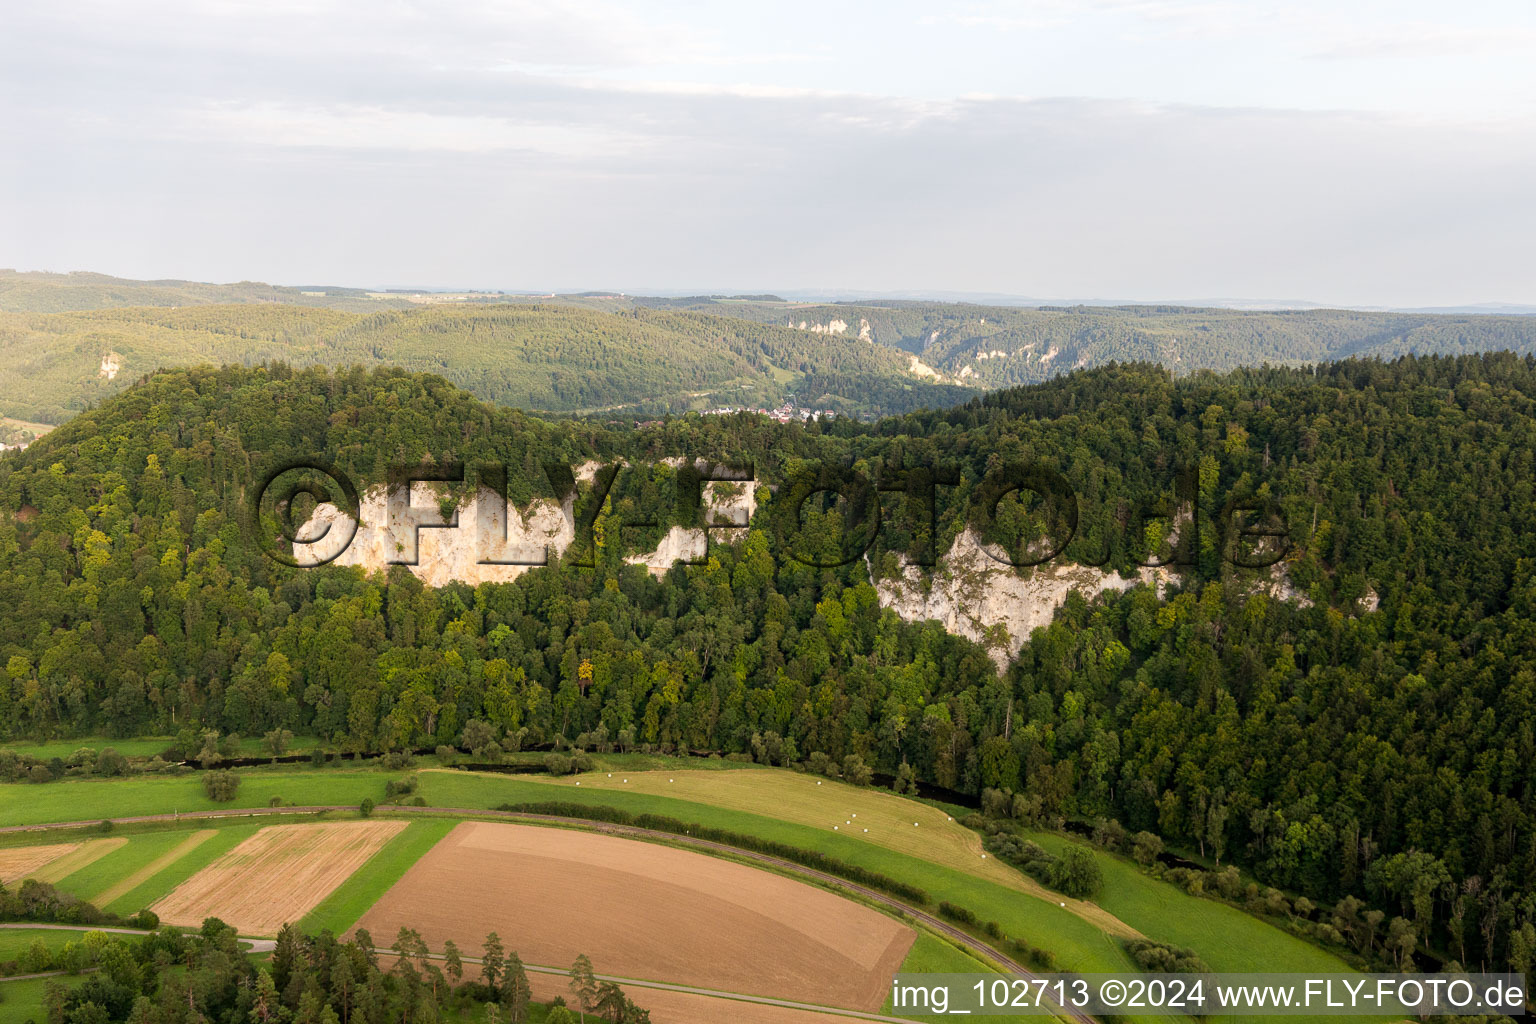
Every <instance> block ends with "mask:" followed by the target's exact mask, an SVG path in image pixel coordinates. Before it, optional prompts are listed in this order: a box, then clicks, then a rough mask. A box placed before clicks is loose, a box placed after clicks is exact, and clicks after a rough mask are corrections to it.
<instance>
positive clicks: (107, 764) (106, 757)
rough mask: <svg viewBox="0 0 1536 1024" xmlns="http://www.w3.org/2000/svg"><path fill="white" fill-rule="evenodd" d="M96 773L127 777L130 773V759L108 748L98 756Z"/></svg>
mask: <svg viewBox="0 0 1536 1024" xmlns="http://www.w3.org/2000/svg"><path fill="white" fill-rule="evenodd" d="M96 771H97V772H98V773H100V774H102V775H125V774H127V772H128V759H127V758H126V757H124V756H123V755H122V754H119V753H118V752H117V751H116V750H115V749H113V748H112V747H108V748H106V749H105V750H103V751H102V752H101V753H100V754H99V755H98V756H97V758H96Z"/></svg>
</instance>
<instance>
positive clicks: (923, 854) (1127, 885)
mask: <svg viewBox="0 0 1536 1024" xmlns="http://www.w3.org/2000/svg"><path fill="white" fill-rule="evenodd" d="M71 749H73V748H71ZM658 763H662V764H664V763H665V762H658V760H657V759H654V758H641V757H639V756H638V755H637V756H635V757H633V758H631V759H625V760H623V761H621V760H620V759H617V758H614V759H611V760H606V764H607V765H614V766H616V770H615V773H614V777H613V778H612V779H610V778H608V774H607V771H606V766H605V770H604V771H602V772H600V773H596V774H590V773H589V774H587V775H582V776H576V777H569V778H563V779H555V778H550V777H547V776H504V775H495V774H489V773H487V774H474V773H467V772H458V771H435V770H431V769H430V768H428V769H426V770H422V771H421V773H420V779H421V787H420V790H419V793H420V794H421V795H422V796H424V797H425V798H426V800H427V801H428V803H429V804H430V805H432V806H434V807H463V808H470V809H492V808H495V807H496V806H498V805H500V804H503V803H521V802H533V801H546V800H561V801H569V802H572V803H582V804H589V805H595V804H606V805H611V806H616V807H622V808H624V809H626V810H629V811H631V812H634V813H642V812H651V813H656V814H664V815H668V816H670V817H674V818H680V819H684V820H690V821H697V822H699V823H701V824H706V825H712V826H716V827H719V828H725V829H731V830H734V831H740V832H748V833H752V834H755V835H759V836H762V837H764V838H768V839H774V840H778V841H781V842H786V843H790V844H793V845H796V846H800V847H803V848H807V849H814V850H819V851H821V852H824V853H826V854H828V855H830V856H834V857H837V858H839V859H842V860H845V861H848V862H850V863H854V864H858V865H860V866H863V867H866V868H869V869H871V870H874V871H880V872H882V873H884V874H887V875H890V876H891V877H894V878H898V879H900V880H902V881H906V882H909V883H911V884H914V885H919V886H921V887H923V888H924V889H926V890H928V892H929V893H930V894H931V895H932V896H933V898H934V899H935V900H940V899H947V900H950V901H951V902H954V903H958V904H961V905H963V906H966V907H970V908H972V909H973V910H975V911H976V912H977V913H978V914H979V915H981V916H982V918H983V919H987V918H992V919H995V920H997V921H998V922H999V923H1000V924H1002V925H1003V927H1004V928H1005V929H1006V930H1007V931H1008V933H1009V934H1011V935H1015V936H1018V937H1020V938H1023V939H1025V940H1026V941H1029V942H1031V943H1033V944H1036V945H1039V946H1042V947H1044V948H1047V949H1050V950H1051V951H1052V952H1053V953H1055V954H1056V956H1057V958H1058V961H1059V963H1060V966H1061V967H1062V968H1063V969H1074V970H1081V971H1119V970H1126V969H1128V968H1129V963H1128V961H1127V959H1126V957H1125V955H1124V953H1123V952H1122V951H1121V949H1120V947H1119V944H1118V942H1117V941H1116V940H1115V939H1114V938H1112V937H1111V935H1110V934H1107V932H1110V931H1117V930H1119V929H1117V928H1115V925H1116V924H1118V925H1120V926H1121V927H1122V928H1124V929H1125V931H1127V932H1140V933H1143V934H1146V935H1148V936H1150V937H1152V938H1155V939H1158V940H1161V941H1166V942H1172V943H1175V944H1178V945H1184V946H1189V947H1190V948H1192V949H1195V950H1196V951H1197V952H1198V953H1199V954H1200V955H1201V956H1202V958H1204V959H1205V960H1206V961H1207V962H1208V963H1210V964H1211V965H1212V967H1214V968H1216V969H1218V970H1268V971H1272V970H1296V971H1328V972H1342V971H1347V970H1349V968H1348V967H1347V966H1346V965H1345V964H1344V963H1343V962H1342V961H1341V960H1339V959H1337V958H1336V957H1334V956H1332V955H1331V954H1329V953H1327V952H1325V951H1323V950H1321V949H1319V948H1317V947H1315V946H1312V945H1311V944H1309V943H1306V942H1304V941H1302V940H1301V939H1298V938H1296V937H1294V936H1291V935H1289V934H1287V933H1285V932H1284V931H1282V930H1280V929H1278V928H1275V927H1273V926H1271V925H1269V924H1267V923H1265V922H1263V921H1260V920H1258V919H1256V918H1253V917H1251V916H1249V915H1247V914H1244V913H1242V912H1241V911H1238V910H1236V909H1234V908H1231V907H1227V906H1225V905H1222V904H1219V903H1216V902H1215V901H1211V900H1204V899H1199V898H1196V897H1192V896H1189V895H1188V894H1186V893H1184V892H1183V891H1182V890H1180V889H1178V888H1177V887H1174V886H1172V885H1168V884H1165V883H1162V882H1158V881H1157V880H1155V879H1152V878H1150V877H1148V876H1146V875H1144V874H1142V873H1141V872H1140V871H1139V870H1137V868H1136V867H1135V866H1134V865H1132V864H1131V863H1130V862H1128V861H1125V860H1123V859H1120V858H1116V857H1114V856H1111V855H1109V854H1106V853H1104V852H1102V851H1097V850H1096V851H1095V855H1096V856H1097V857H1098V859H1099V861H1100V864H1101V867H1102V868H1103V871H1104V876H1105V887H1104V891H1103V893H1102V895H1101V896H1100V897H1099V898H1098V899H1097V900H1096V901H1095V903H1094V904H1088V905H1086V906H1085V905H1077V906H1076V907H1073V908H1072V909H1077V910H1078V911H1079V914H1073V913H1070V912H1069V909H1068V908H1063V907H1061V906H1060V904H1061V903H1063V902H1066V903H1069V905H1070V904H1071V901H1067V900H1065V899H1061V898H1057V897H1056V894H1054V893H1050V892H1048V891H1044V892H1042V891H1040V890H1039V889H1038V887H1037V886H1035V885H1034V883H1033V881H1032V880H1029V879H1027V878H1026V877H1025V876H1023V875H1022V873H1021V872H1017V871H1015V870H1014V869H1012V868H1011V867H1009V866H1007V865H1005V864H1001V863H999V862H998V861H996V860H995V859H994V858H987V859H986V860H983V859H982V858H981V855H980V854H981V850H980V844H979V840H978V837H976V835H975V834H974V833H972V832H970V831H969V830H967V829H964V828H963V827H961V826H960V825H959V824H958V823H957V822H952V821H949V820H948V818H949V815H947V814H946V813H945V812H944V810H943V809H940V808H935V807H933V806H930V805H925V804H922V803H919V802H916V801H910V800H906V799H904V798H899V797H896V796H894V795H893V794H890V793H886V792H883V791H879V790H872V789H862V788H855V787H850V786H846V785H844V784H842V783H838V782H834V781H831V780H820V781H821V783H822V784H821V785H820V786H818V785H817V781H818V780H817V779H816V778H815V777H814V776H807V775H800V774H796V773H791V772H786V771H776V770H765V769H761V768H757V767H754V766H738V765H734V764H733V763H731V762H723V763H722V762H714V761H712V762H702V761H693V762H690V763H688V764H687V767H686V768H683V767H678V768H672V769H670V770H657V766H658ZM429 764H430V762H429ZM704 765H707V766H708V767H703V766H704ZM626 768H629V769H631V770H629V771H628V772H626V771H625V769H626ZM398 774H399V773H389V772H384V771H381V770H378V769H375V768H367V767H357V768H354V767H351V766H346V767H336V768H327V769H318V770H317V769H311V768H309V767H308V766H303V767H295V766H282V767H262V768H254V769H242V770H241V771H240V776H241V778H242V780H243V781H242V785H241V788H240V792H239V795H238V798H237V799H236V800H235V801H234V803H233V804H232V805H215V804H213V803H212V802H210V801H208V800H207V799H206V797H204V796H203V794H202V790H201V784H200V781H199V778H198V777H197V776H196V775H184V776H176V777H141V778H130V779H117V780H66V781H63V782H58V783H51V784H47V785H44V786H32V785H25V784H18V785H3V786H0V824H33V823H40V822H46V821H60V820H91V819H97V818H100V817H107V816H124V815H137V814H156V813H165V812H169V811H170V810H172V809H181V810H209V809H216V808H223V809H228V808H230V807H231V806H234V807H264V806H266V805H267V804H268V802H269V801H270V800H271V798H272V797H273V796H280V797H283V798H285V799H286V800H288V801H290V802H293V803H298V804H304V805H313V804H338V805H346V806H355V805H356V804H357V803H358V802H359V801H361V800H362V799H363V798H364V797H372V798H373V799H375V800H378V799H380V798H381V796H382V794H383V788H384V784H385V782H386V781H387V780H388V779H390V778H392V777H395V776H396V775H398ZM626 780H627V781H626ZM669 780H670V781H669ZM578 781H579V782H580V783H581V785H580V786H577V785H576V783H577V782H578ZM385 810H387V808H385V807H381V808H380V811H381V812H383V811H385ZM855 813H857V814H858V815H859V817H858V818H857V819H855V818H853V815H854V814H855ZM766 814H772V815H773V817H767V816H765V815H766ZM913 821H917V822H918V825H917V826H915V827H914V826H913V825H912V822H913ZM854 822H857V824H854ZM866 823H867V824H866ZM447 825H448V823H446V822H415V823H413V827H412V828H411V829H410V830H408V831H407V832H406V833H404V834H402V835H400V836H397V837H396V838H395V839H394V840H392V841H391V842H390V844H389V845H388V846H386V847H385V849H383V850H381V851H380V852H379V853H378V854H377V855H375V857H374V858H373V859H372V860H371V861H370V862H369V863H367V864H365V865H364V867H363V869H361V870H360V871H359V872H358V873H357V874H356V875H355V876H354V877H353V878H352V879H350V880H349V881H348V882H346V883H344V884H343V885H342V886H341V887H340V888H338V889H337V890H336V891H335V892H334V893H332V894H331V896H330V897H328V898H327V899H326V900H325V901H324V902H323V903H322V904H321V905H320V906H318V907H317V908H316V909H315V910H314V911H313V912H312V913H311V915H310V916H309V917H308V918H306V920H305V922H304V923H305V926H306V927H310V926H314V927H328V928H331V929H332V930H334V931H336V932H337V933H338V934H339V933H341V932H342V931H343V930H344V929H346V928H347V927H349V926H350V925H351V924H352V923H353V922H355V921H356V920H357V918H358V917H359V916H360V915H361V911H362V910H363V909H365V908H366V906H367V905H368V903H369V902H371V901H372V900H373V899H376V898H377V894H379V893H382V892H383V891H384V890H385V889H387V888H388V886H389V884H390V883H391V882H392V880H393V878H395V877H398V876H399V874H401V873H403V871H404V870H405V869H406V867H408V866H409V864H410V863H411V862H413V861H414V860H415V858H416V857H418V856H420V854H421V853H422V852H424V851H425V850H426V849H427V848H430V846H431V844H432V841H433V840H432V838H431V837H432V835H433V834H436V835H440V834H441V832H440V831H438V830H439V829H442V830H446V827H447ZM834 826H835V827H834ZM198 827H217V828H218V830H219V834H218V836H217V837H216V838H215V839H213V840H210V841H209V842H208V843H205V844H204V845H203V846H202V847H199V848H198V849H196V850H194V851H192V853H191V854H189V855H188V857H186V858H183V859H182V860H180V861H177V862H176V863H175V864H173V865H171V866H170V867H168V868H167V869H166V870H165V871H164V872H161V873H160V874H159V875H157V876H156V877H155V878H152V879H150V880H149V881H147V882H145V883H143V884H141V885H140V886H138V887H136V889H135V890H134V891H131V892H129V893H128V894H127V895H125V896H123V897H121V898H119V899H118V900H117V901H115V902H114V903H113V904H112V906H111V908H110V909H113V910H115V911H119V912H125V913H126V912H132V911H133V910H136V909H138V908H139V907H141V906H144V905H147V904H148V903H150V902H153V900H154V899H158V898H160V897H161V896H163V895H164V894H165V892H168V891H169V890H170V889H171V888H174V885H175V884H176V881H178V880H179V879H182V878H185V877H187V876H188V875H190V874H191V873H192V872H193V871H195V870H196V867H195V866H194V865H195V864H197V863H199V862H200V863H203V864H205V863H207V862H208V861H210V860H211V859H212V858H213V856H215V855H216V854H217V852H222V850H226V849H228V848H230V847H231V846H232V845H234V843H233V842H226V837H227V836H229V835H230V834H231V832H232V831H233V829H231V828H226V827H224V826H223V825H222V823H212V822H210V823H207V824H206V825H203V824H202V823H199V825H198ZM236 827H237V828H240V829H243V830H245V834H247V835H248V834H249V832H250V831H251V830H253V829H254V828H255V827H256V826H251V825H241V826H236ZM865 828H869V829H870V832H869V833H865V832H864V831H863V829H865ZM855 829H857V831H855ZM184 835H185V833H183V836H184ZM146 838H147V837H146ZM1032 838H1034V839H1035V840H1036V841H1038V842H1041V843H1042V845H1045V846H1046V847H1047V848H1051V849H1060V848H1061V847H1062V846H1063V844H1066V843H1069V842H1072V841H1073V840H1071V839H1068V838H1067V837H1063V836H1059V835H1055V834H1037V835H1033V836H1032ZM18 840H20V837H15V838H11V837H7V839H6V840H5V845H12V844H13V843H14V842H16V841H18ZM23 841H27V840H23ZM55 841H56V840H55ZM163 842H169V840H163ZM130 849H132V844H130V846H129V847H128V848H125V849H123V850H119V851H117V852H116V853H115V854H112V855H110V856H108V857H105V858H103V859H102V860H101V861H100V862H98V863H97V864H96V865H93V866H92V867H91V868H90V869H89V870H90V871H91V872H92V874H91V875H82V878H79V879H74V880H70V879H66V881H65V886H66V888H70V889H72V890H76V891H78V890H79V888H80V886H81V885H82V884H83V880H84V879H85V878H92V876H93V875H99V876H101V877H105V875H106V874H107V873H108V865H109V864H110V863H111V862H112V861H114V860H116V859H118V858H123V859H122V860H120V861H119V863H120V864H122V865H127V864H128V863H129V861H128V859H127V857H128V852H129V850H130ZM139 857H140V854H139V853H135V854H134V858H135V859H138V858H139ZM93 881H94V879H93ZM1031 890H1033V892H1032V891H1031ZM1095 904H1096V905H1095ZM1090 908H1091V909H1090ZM1083 911H1088V914H1089V916H1088V919H1084V916H1081V915H1082V912H1083ZM1093 911H1097V912H1099V913H1101V914H1102V915H1103V916H1102V917H1101V918H1099V919H1094V918H1092V916H1091V914H1092V912H1093ZM1104 922H1110V924H1108V925H1106V924H1105V923H1104Z"/></svg>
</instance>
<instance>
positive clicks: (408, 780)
mask: <svg viewBox="0 0 1536 1024" xmlns="http://www.w3.org/2000/svg"><path fill="white" fill-rule="evenodd" d="M418 785H419V782H418V780H417V778H416V776H414V775H407V776H406V777H405V778H403V779H390V780H389V781H388V782H386V783H384V799H385V800H395V799H397V798H399V797H402V796H410V795H411V794H412V793H414V792H416V787H417V786H418Z"/></svg>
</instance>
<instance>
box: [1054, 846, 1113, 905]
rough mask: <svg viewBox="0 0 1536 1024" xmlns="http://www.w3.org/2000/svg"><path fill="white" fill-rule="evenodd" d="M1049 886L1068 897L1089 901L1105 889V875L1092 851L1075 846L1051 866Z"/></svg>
mask: <svg viewBox="0 0 1536 1024" xmlns="http://www.w3.org/2000/svg"><path fill="white" fill-rule="evenodd" d="M1048 884H1049V885H1050V886H1051V888H1053V889H1057V890H1060V891H1061V892H1064V893H1066V894H1067V895H1068V896H1075V897H1077V898H1078V899H1087V898H1088V897H1090V896H1093V895H1094V894H1096V893H1097V892H1098V891H1099V890H1100V889H1101V888H1103V886H1104V873H1103V872H1102V871H1101V870H1100V869H1099V862H1098V860H1097V858H1095V857H1094V855H1093V853H1092V852H1091V851H1089V850H1085V849H1083V848H1082V847H1081V846H1073V847H1071V848H1070V849H1068V850H1067V852H1066V853H1065V854H1063V855H1062V857H1061V859H1060V860H1058V861H1057V862H1056V863H1055V864H1053V865H1052V866H1051V880H1050V882H1049V883H1048Z"/></svg>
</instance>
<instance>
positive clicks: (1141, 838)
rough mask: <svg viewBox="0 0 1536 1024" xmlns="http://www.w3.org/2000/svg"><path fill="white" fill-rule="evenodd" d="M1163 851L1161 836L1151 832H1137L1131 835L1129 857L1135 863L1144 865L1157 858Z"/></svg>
mask: <svg viewBox="0 0 1536 1024" xmlns="http://www.w3.org/2000/svg"><path fill="white" fill-rule="evenodd" d="M1162 852H1163V840H1162V837H1161V836H1158V835H1155V834H1153V833H1151V832H1137V833H1136V834H1135V835H1134V836H1131V857H1132V858H1134V859H1135V861H1136V863H1138V864H1140V865H1142V866H1143V867H1146V866H1148V865H1150V864H1151V863H1152V862H1153V861H1155V860H1157V858H1158V855H1159V854H1161V853H1162Z"/></svg>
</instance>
